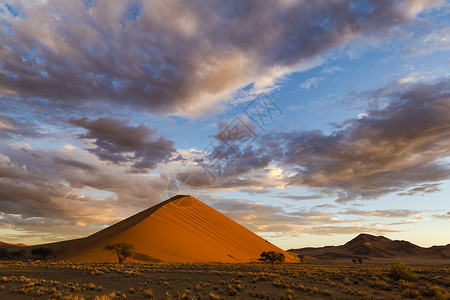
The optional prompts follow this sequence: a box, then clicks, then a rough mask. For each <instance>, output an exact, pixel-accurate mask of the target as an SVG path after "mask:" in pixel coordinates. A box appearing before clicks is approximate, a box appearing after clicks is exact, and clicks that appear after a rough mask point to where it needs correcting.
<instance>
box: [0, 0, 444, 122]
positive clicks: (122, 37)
mask: <svg viewBox="0 0 450 300" xmlns="http://www.w3.org/2000/svg"><path fill="white" fill-rule="evenodd" d="M436 3H437V1H387V0H385V1H374V0H367V1H354V0H352V1H350V0H347V1H345V0H342V1H334V2H329V1H314V2H310V1H309V2H308V1H306V2H305V1H299V2H296V1H281V0H280V1H270V2H260V1H254V0H249V1H238V0H235V1H208V2H198V1H172V2H158V1H119V2H114V3H113V4H112V3H111V2H110V1H107V0H99V1H94V2H90V4H89V5H87V6H86V5H85V4H83V1H78V0H68V1H64V2H61V1H57V0H48V1H46V2H45V4H40V3H39V2H37V1H36V2H28V1H14V3H12V4H10V6H11V7H12V8H13V11H15V12H16V13H11V10H7V9H4V10H2V12H1V14H0V22H1V24H2V26H1V27H0V44H1V45H2V46H1V47H0V65H1V69H2V71H1V72H0V93H2V94H5V95H11V96H15V97H40V98H43V99H49V100H51V101H56V102H58V103H64V104H68V105H70V106H72V107H79V106H80V104H81V105H83V104H86V103H88V102H107V103H115V104H118V105H131V106H137V107H140V108H143V109H145V110H147V111H151V112H166V113H175V114H185V115H193V114H199V113H202V112H206V111H210V110H211V109H212V108H213V107H215V106H216V105H217V104H218V103H223V102H224V101H226V100H228V99H229V98H230V96H231V93H232V92H233V91H236V90H237V89H239V88H241V87H243V86H246V85H248V84H251V83H255V88H256V89H258V88H264V87H265V86H267V85H271V84H273V83H274V80H276V78H279V77H280V76H283V75H285V74H287V73H290V72H292V71H295V70H297V69H299V68H300V67H299V66H300V65H301V64H305V63H306V64H307V63H308V62H310V61H311V60H312V59H314V58H318V57H319V56H321V55H326V54H328V52H329V51H330V50H331V49H333V48H335V47H337V46H340V45H343V44H345V43H346V42H349V41H352V40H355V39H357V38H358V37H360V36H362V35H366V36H371V35H381V34H385V33H386V32H388V31H389V30H390V29H391V28H393V27H394V26H396V25H398V24H402V23H405V22H408V21H410V20H412V19H414V17H415V15H416V14H417V13H419V12H420V11H422V10H423V9H424V8H425V7H427V6H431V5H434V4H436ZM61 20H64V21H63V22H62V21H61ZM89 107H92V106H89Z"/></svg>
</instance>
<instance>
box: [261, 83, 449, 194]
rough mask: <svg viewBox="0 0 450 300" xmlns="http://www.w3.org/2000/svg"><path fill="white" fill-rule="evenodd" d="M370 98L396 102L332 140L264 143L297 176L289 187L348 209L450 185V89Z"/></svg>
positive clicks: (421, 87) (298, 136)
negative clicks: (320, 191) (324, 193)
mask: <svg viewBox="0 0 450 300" xmlns="http://www.w3.org/2000/svg"><path fill="white" fill-rule="evenodd" d="M370 96H371V97H378V98H381V97H384V98H385V99H389V102H388V104H387V105H386V106H385V107H383V108H373V109H370V110H369V111H367V113H366V116H365V117H363V118H355V119H350V120H347V121H346V122H345V123H344V124H343V126H341V128H339V129H338V130H336V131H335V132H333V133H332V134H330V135H325V134H323V133H322V132H321V131H307V132H305V131H304V132H298V131H297V132H294V131H293V132H279V133H272V134H268V135H266V136H264V137H263V138H262V145H263V147H264V148H267V149H271V151H272V153H273V154H272V157H273V158H274V159H277V160H279V161H280V163H281V165H282V166H283V167H284V168H291V169H293V170H295V172H296V174H295V175H294V176H291V177H290V178H289V180H290V183H289V184H290V185H296V186H309V187H322V188H325V189H330V190H333V189H335V190H338V191H339V190H340V192H338V197H339V198H338V201H349V200H354V199H372V198H376V197H378V196H380V195H383V194H386V193H391V192H399V191H402V190H404V189H405V188H409V187H410V186H412V185H419V187H417V189H413V190H412V192H414V191H416V192H419V191H427V192H431V191H436V186H433V185H432V184H433V182H438V181H441V180H445V179H448V178H449V177H450V168H449V166H448V165H447V164H446V163H445V159H446V158H448V156H449V155H450V152H449V149H450V146H449V145H450V81H449V80H448V79H440V80H438V81H436V82H434V83H423V82H420V83H416V84H412V85H408V86H407V87H406V88H405V87H404V86H402V85H401V86H399V85H396V84H395V83H393V84H392V85H391V86H389V87H387V88H382V89H380V90H377V91H374V92H373V93H371V95H370ZM274 141H277V143H276V144H275V143H273V142H274ZM277 145H278V146H277ZM428 182H430V184H431V185H425V184H427V183H428ZM427 187H428V188H427Z"/></svg>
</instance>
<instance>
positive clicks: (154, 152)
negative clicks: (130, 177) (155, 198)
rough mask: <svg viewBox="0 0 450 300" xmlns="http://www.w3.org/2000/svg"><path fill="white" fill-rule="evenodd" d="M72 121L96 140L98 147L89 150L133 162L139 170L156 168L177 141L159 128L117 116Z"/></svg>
mask: <svg viewBox="0 0 450 300" xmlns="http://www.w3.org/2000/svg"><path fill="white" fill-rule="evenodd" d="M69 123H70V124H72V125H75V126H79V127H82V128H84V129H86V130H87V131H88V132H87V133H84V134H80V135H79V138H82V139H94V140H95V141H94V142H93V144H94V145H96V146H97V147H96V148H94V149H88V151H90V152H91V153H93V154H95V155H97V156H98V157H99V158H100V159H102V160H106V161H111V162H113V163H125V162H133V167H134V168H136V169H154V168H156V166H157V164H158V163H160V162H162V161H164V160H165V159H167V158H168V157H169V156H170V155H171V154H172V153H173V152H175V149H174V144H175V143H174V142H173V141H171V140H168V139H166V138H164V137H157V136H156V134H157V131H156V130H155V129H152V128H148V127H146V126H144V125H139V126H137V127H132V126H129V125H128V124H127V123H126V122H124V121H118V120H115V119H113V118H99V119H97V120H93V121H90V120H89V119H88V118H82V119H71V120H69Z"/></svg>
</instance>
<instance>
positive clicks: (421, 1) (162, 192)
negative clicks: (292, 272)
mask: <svg viewBox="0 0 450 300" xmlns="http://www.w3.org/2000/svg"><path fill="white" fill-rule="evenodd" d="M449 15H450V3H449V2H448V1H431V0H430V1H428V0H409V1H388V0H351V1H350V0H337V1H325V0H318V1H301V0H299V1H295V0H273V1H256V0H245V1H241V0H239V1H238V0H231V1H194V0H192V1H191V0H189V1H184V0H183V1H182V0H170V1H143V0H141V1H139V0H133V1H131V0H123V1H113V0H64V1H61V0H39V1H35V0H14V1H12V0H7V1H5V0H0V240H1V241H4V242H11V243H19V242H20V243H25V244H28V245H33V244H40V243H47V242H54V241H61V240H67V239H73V238H79V237H84V236H87V235H89V234H92V233H94V232H96V231H98V230H101V229H103V228H105V227H107V226H109V225H111V224H114V223H115V222H117V221H120V220H122V219H124V218H126V217H128V216H131V215H133V214H135V213H137V212H139V211H141V210H144V209H146V208H148V207H151V206H153V205H155V204H157V203H160V202H161V201H163V200H166V199H168V198H169V197H171V196H174V195H176V194H191V195H193V196H195V197H197V198H198V199H199V200H200V201H203V202H204V203H206V204H208V205H210V206H212V207H213V208H215V209H217V210H219V211H220V212H222V213H224V214H225V215H227V216H229V217H230V218H232V219H233V220H235V221H237V222H238V223H240V224H242V225H243V226H245V227H247V228H248V229H250V230H252V231H254V232H255V233H257V234H259V235H261V236H262V237H264V238H266V239H267V240H269V241H271V242H272V243H274V244H276V245H277V246H279V247H281V248H283V249H290V248H301V247H309V246H325V245H338V244H343V243H345V242H347V241H348V240H350V239H352V238H353V237H355V236H356V235H357V234H359V233H369V234H374V235H384V236H386V237H389V238H391V239H400V240H409V241H411V242H413V243H415V244H418V245H420V246H424V247H429V246H432V245H445V244H448V243H450V231H449V230H445V228H450V226H449V225H450V202H449V199H450V181H449V179H450V76H449V75H450V73H449V70H450V59H449V57H450V17H449Z"/></svg>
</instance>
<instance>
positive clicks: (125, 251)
mask: <svg viewBox="0 0 450 300" xmlns="http://www.w3.org/2000/svg"><path fill="white" fill-rule="evenodd" d="M103 250H111V251H115V252H116V254H117V258H118V259H119V263H120V264H121V263H123V262H125V259H126V258H127V257H130V256H132V255H133V254H134V245H133V244H128V243H123V242H119V243H113V244H106V245H105V246H104V247H103Z"/></svg>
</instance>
